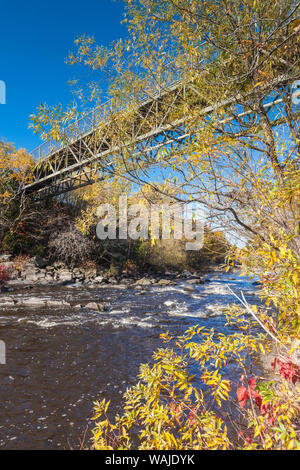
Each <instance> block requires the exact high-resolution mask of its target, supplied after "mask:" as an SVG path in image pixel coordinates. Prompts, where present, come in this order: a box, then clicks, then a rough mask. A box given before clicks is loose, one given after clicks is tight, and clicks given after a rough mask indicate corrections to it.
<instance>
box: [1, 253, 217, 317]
mask: <svg viewBox="0 0 300 470" xmlns="http://www.w3.org/2000/svg"><path fill="white" fill-rule="evenodd" d="M0 264H1V266H3V267H5V268H6V269H7V270H8V271H9V272H10V276H11V280H10V281H8V282H7V283H5V284H3V285H2V286H1V287H0V291H1V292H2V294H3V295H2V296H1V297H0V308H3V307H6V308H13V307H17V308H19V307H20V308H22V307H24V308H26V307H28V308H34V307H45V308H46V307H58V306H59V307H70V304H69V303H68V302H66V301H62V300H54V299H42V298H38V297H33V296H32V297H30V296H29V297H28V295H27V296H26V297H24V298H22V297H18V298H15V296H14V295H13V292H14V290H15V289H19V288H24V289H30V288H33V287H35V286H48V287H51V286H53V288H54V287H57V286H70V287H82V288H83V289H85V288H86V289H92V288H97V287H109V286H119V285H121V286H123V287H130V288H134V289H135V290H136V293H137V295H143V294H145V293H147V289H148V288H149V287H151V286H161V287H167V286H176V285H177V284H178V283H182V281H184V282H185V284H184V291H186V292H187V293H189V292H190V293H192V292H194V291H195V288H196V286H197V285H201V284H204V283H206V282H209V279H207V277H206V278H205V279H204V278H203V274H204V273H205V271H204V270H203V271H201V272H200V271H198V272H196V271H193V272H190V271H187V270H184V271H182V272H171V271H167V272H136V273H134V274H132V273H128V272H127V271H125V270H124V271H119V272H115V273H114V274H112V273H111V270H110V269H105V268H103V267H95V266H92V267H89V266H87V267H74V268H71V267H70V266H66V265H65V264H63V263H61V262H55V263H54V264H50V263H48V261H47V260H46V259H44V258H41V257H39V256H34V257H32V258H30V259H28V260H26V262H24V263H23V264H22V266H21V268H20V266H18V265H17V264H16V262H15V261H14V260H13V259H12V257H11V255H7V254H3V255H0ZM209 270H210V271H212V268H211V267H210V268H209ZM218 270H220V269H219V268H218V267H215V268H214V271H218ZM72 306H73V307H75V308H82V307H87V308H89V309H91V310H94V311H102V312H103V311H105V309H106V308H107V307H106V305H104V304H102V303H101V304H99V303H98V302H89V303H88V304H87V305H81V304H78V305H72Z"/></svg>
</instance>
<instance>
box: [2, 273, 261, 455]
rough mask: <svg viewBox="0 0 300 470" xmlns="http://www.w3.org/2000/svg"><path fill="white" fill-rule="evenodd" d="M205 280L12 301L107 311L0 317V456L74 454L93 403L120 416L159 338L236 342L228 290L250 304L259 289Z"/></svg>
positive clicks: (8, 312) (50, 292) (33, 311)
mask: <svg viewBox="0 0 300 470" xmlns="http://www.w3.org/2000/svg"><path fill="white" fill-rule="evenodd" d="M206 278H208V279H209V280H210V282H206V283H205V284H203V285H194V286H193V287H194V288H195V290H194V292H185V291H184V286H185V282H183V281H180V282H179V283H178V284H177V285H175V286H168V287H160V286H150V287H146V289H143V290H142V291H141V290H138V289H135V288H130V287H128V286H122V285H121V284H120V285H115V286H104V287H102V286H101V287H99V288H90V289H88V288H83V287H82V286H81V287H76V285H73V286H64V287H61V286H60V287H50V286H49V287H45V286H40V287H38V286H36V287H34V288H33V289H31V290H29V289H24V287H23V288H22V289H21V288H20V289H19V290H18V289H17V290H16V291H15V292H14V293H13V294H11V295H12V296H13V297H14V298H15V297H18V296H19V297H22V298H24V297H33V296H35V297H39V298H46V299H50V300H51V299H52V300H65V301H67V302H69V304H70V303H71V305H73V306H74V305H76V304H79V303H81V304H82V303H83V304H84V303H87V302H91V301H98V302H99V301H100V302H104V303H106V304H107V305H108V306H109V309H108V311H107V312H103V313H102V312H95V311H92V310H89V309H79V310H78V309H74V308H72V307H70V306H68V307H57V308H55V307H51V308H47V309H46V308H28V307H27V308H26V309H25V308H23V309H18V310H16V308H13V307H5V308H2V309H1V310H0V339H1V340H3V341H5V343H6V347H7V359H6V362H7V363H6V365H0V403H1V418H0V448H1V449H70V448H78V447H79V440H80V439H82V437H83V435H84V432H85V429H86V427H87V426H89V427H91V426H92V423H93V422H92V421H91V420H90V418H91V416H92V414H93V402H94V401H95V400H100V399H103V398H107V399H111V401H112V403H111V406H112V407H113V410H114V411H118V410H119V409H120V401H121V397H122V394H123V392H124V391H125V390H126V388H127V387H128V386H130V385H133V384H134V383H136V376H137V373H138V370H139V365H140V364H141V363H144V362H147V361H149V360H151V357H152V353H153V351H154V350H155V349H156V348H157V347H158V346H160V345H161V344H162V343H161V340H160V337H159V336H160V334H161V333H162V332H165V331H166V330H169V331H170V332H171V333H173V334H179V333H182V332H183V331H184V330H186V329H187V328H188V327H189V326H191V325H196V324H200V325H204V326H206V327H208V328H210V327H213V328H215V329H216V330H218V331H221V332H227V333H231V332H232V330H231V329H230V328H229V327H225V323H226V319H225V317H224V307H225V306H226V305H228V304H231V303H233V302H236V299H235V298H234V297H233V296H232V294H231V293H230V291H229V289H228V287H227V286H228V285H229V286H230V287H231V288H232V289H233V290H234V291H235V292H236V293H240V291H241V290H242V291H244V293H245V294H246V299H247V300H248V301H249V302H250V303H253V302H255V301H257V298H256V297H255V291H256V288H255V287H254V286H253V285H252V284H251V283H249V282H248V281H247V279H246V278H243V277H238V275H237V274H236V275H234V276H232V274H216V273H212V274H209V275H207V276H206ZM204 279H205V277H204ZM4 295H7V294H0V296H4ZM88 436H89V437H90V434H88Z"/></svg>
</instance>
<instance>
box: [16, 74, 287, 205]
mask: <svg viewBox="0 0 300 470" xmlns="http://www.w3.org/2000/svg"><path fill="white" fill-rule="evenodd" d="M279 81H280V82H285V79H283V78H281V79H280V80H278V82H279ZM187 98H188V100H187ZM187 101H188V103H189V104H190V105H189V106H187V105H186V103H187ZM281 101H282V100H281V99H277V100H276V101H274V100H273V101H271V102H269V103H268V104H265V105H264V107H265V108H266V110H267V109H269V108H271V107H272V106H274V105H276V104H278V103H279V102H281ZM236 103H237V98H232V99H228V100H226V101H223V102H221V103H218V104H216V105H215V106H207V103H205V100H204V99H203V97H202V94H201V92H200V90H198V89H197V86H196V85H195V83H187V84H182V83H180V82H177V83H174V84H173V85H172V86H170V87H168V88H165V89H164V90H161V91H160V92H159V93H156V94H155V95H153V96H151V97H150V98H148V99H145V100H143V101H141V102H139V103H138V105H136V106H135V107H133V109H132V110H131V113H130V118H129V119H128V113H124V118H123V119H122V118H121V119H120V115H121V116H122V111H119V110H116V109H113V107H112V102H108V103H106V104H104V105H102V106H101V107H99V108H96V109H93V110H92V111H91V112H90V113H89V114H87V115H85V116H84V117H83V118H81V119H78V120H75V121H74V122H73V123H72V124H71V125H70V126H69V127H68V128H67V129H66V132H65V134H64V136H63V137H62V139H61V140H60V141H59V142H58V141H53V140H52V141H49V142H45V143H43V144H42V145H41V146H40V147H38V148H37V149H36V150H35V151H33V152H32V155H33V157H34V158H35V160H36V161H37V164H36V166H35V168H34V173H33V181H31V182H30V183H29V184H26V185H25V186H24V187H23V190H24V191H25V192H26V193H33V194H34V195H35V197H36V198H44V197H48V196H57V195H59V194H63V193H66V192H68V191H72V190H74V189H77V188H80V187H83V186H86V185H89V184H92V183H93V182H94V178H95V175H96V174H97V175H98V176H97V178H99V177H100V178H101V177H102V178H105V177H107V176H108V175H109V174H111V175H112V174H113V173H114V168H113V166H112V165H111V161H112V157H113V156H116V155H118V156H120V157H121V158H122V156H124V155H125V154H126V152H130V155H138V154H139V153H141V154H143V155H148V156H149V159H151V161H152V162H153V161H154V159H155V156H156V155H157V154H158V152H159V150H160V149H161V148H163V147H165V148H168V149H169V150H170V151H171V152H172V151H173V150H174V151H176V149H178V148H179V146H181V145H182V144H183V142H184V141H186V140H187V139H188V138H189V137H190V131H189V130H188V126H187V123H188V122H189V120H190V119H191V114H192V109H195V108H197V109H199V108H200V110H201V111H200V114H201V115H209V114H211V113H212V112H214V111H216V110H217V109H218V108H220V107H223V106H227V105H228V106H230V105H231V106H233V105H235V104H236ZM252 113H253V111H252V110H250V109H249V110H246V111H243V112H241V113H240V114H239V116H240V117H242V116H246V115H248V114H249V115H250V114H252ZM116 116H118V119H116ZM230 120H233V118H229V119H227V120H226V122H227V121H230ZM220 123H222V121H220ZM124 159H125V157H124Z"/></svg>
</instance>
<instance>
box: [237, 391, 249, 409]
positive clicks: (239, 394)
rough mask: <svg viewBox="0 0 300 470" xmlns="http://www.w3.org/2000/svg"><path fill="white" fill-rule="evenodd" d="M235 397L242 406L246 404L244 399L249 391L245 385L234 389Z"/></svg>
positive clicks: (247, 396)
mask: <svg viewBox="0 0 300 470" xmlns="http://www.w3.org/2000/svg"><path fill="white" fill-rule="evenodd" d="M236 395H237V399H238V401H239V404H240V406H241V407H242V408H244V406H245V405H246V400H247V398H249V392H248V390H247V389H246V387H244V386H241V387H239V388H238V389H237V391H236Z"/></svg>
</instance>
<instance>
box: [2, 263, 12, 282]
mask: <svg viewBox="0 0 300 470" xmlns="http://www.w3.org/2000/svg"><path fill="white" fill-rule="evenodd" d="M10 279H11V271H10V269H9V268H7V267H6V266H3V265H0V282H1V283H4V282H7V281H9V280H10Z"/></svg>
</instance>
